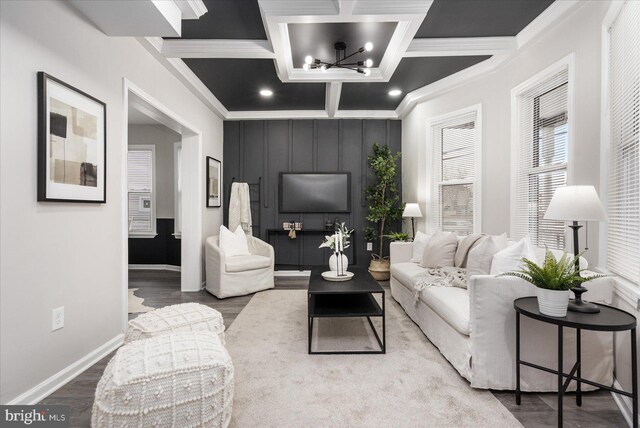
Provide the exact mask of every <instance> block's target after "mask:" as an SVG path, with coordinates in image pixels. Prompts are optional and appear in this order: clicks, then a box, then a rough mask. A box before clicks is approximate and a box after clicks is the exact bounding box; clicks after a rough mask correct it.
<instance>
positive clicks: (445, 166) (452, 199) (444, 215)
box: [432, 112, 478, 235]
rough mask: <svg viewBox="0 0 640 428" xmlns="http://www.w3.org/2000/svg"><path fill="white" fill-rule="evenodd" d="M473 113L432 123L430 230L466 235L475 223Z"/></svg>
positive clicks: (475, 134) (474, 118)
mask: <svg viewBox="0 0 640 428" xmlns="http://www.w3.org/2000/svg"><path fill="white" fill-rule="evenodd" d="M476 115H477V114H476V112H473V113H469V114H465V115H462V116H458V117H456V118H452V119H450V120H447V121H445V122H441V123H439V124H436V125H434V126H433V128H432V132H433V159H434V162H433V183H434V185H433V192H432V194H433V197H432V201H433V202H432V204H433V207H432V212H433V213H434V214H435V215H434V216H433V222H432V223H433V227H434V228H435V229H436V230H443V231H447V232H455V233H456V234H458V235H469V234H471V233H473V231H474V224H475V221H474V220H475V215H477V214H476V212H475V193H476V192H475V183H476V173H475V171H476V162H477V159H476V156H477V155H478V154H477V153H476V146H477V144H476V143H477V138H478V135H477V132H476Z"/></svg>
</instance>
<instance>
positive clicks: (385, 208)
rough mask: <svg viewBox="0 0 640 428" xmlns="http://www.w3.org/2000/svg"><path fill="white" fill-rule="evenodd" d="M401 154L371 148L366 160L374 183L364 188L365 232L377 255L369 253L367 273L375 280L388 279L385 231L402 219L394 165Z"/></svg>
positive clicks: (387, 148) (384, 147)
mask: <svg viewBox="0 0 640 428" xmlns="http://www.w3.org/2000/svg"><path fill="white" fill-rule="evenodd" d="M398 159H400V152H398V153H396V154H393V153H391V149H390V148H389V146H386V145H385V146H378V145H377V144H374V145H373V154H372V155H371V156H369V157H368V160H369V167H370V168H371V170H372V172H373V175H374V178H375V181H374V182H373V183H372V184H371V185H370V186H368V187H367V189H366V194H367V202H368V204H369V207H368V208H369V213H368V214H367V221H368V222H369V227H368V228H367V229H365V233H366V234H368V235H369V236H371V237H372V238H373V240H374V241H377V242H376V243H377V254H376V253H375V252H374V253H372V254H371V263H370V265H369V272H371V275H372V276H373V277H374V278H375V279H376V280H378V281H386V280H388V279H389V258H388V257H387V256H385V255H384V254H383V253H384V241H385V235H386V233H385V232H386V230H387V228H388V227H389V226H391V225H393V223H394V222H397V221H399V220H400V219H401V218H402V209H403V207H402V204H401V203H400V196H399V195H398V186H397V185H396V176H397V169H396V162H397V161H398Z"/></svg>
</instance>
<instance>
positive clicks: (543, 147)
mask: <svg viewBox="0 0 640 428" xmlns="http://www.w3.org/2000/svg"><path fill="white" fill-rule="evenodd" d="M545 74H546V77H543V78H534V79H532V80H530V81H528V82H525V83H524V84H523V85H521V86H519V87H518V88H516V89H514V98H515V106H514V107H513V108H515V110H516V112H517V119H516V120H515V121H514V122H515V123H514V125H515V126H516V129H517V131H516V134H515V141H514V143H515V144H516V145H517V147H515V153H516V156H515V168H514V170H515V177H514V182H515V195H512V196H513V198H514V201H515V218H514V223H515V224H514V229H515V230H513V231H512V236H514V237H515V238H522V237H524V236H526V235H529V236H530V237H531V241H532V243H533V244H534V245H537V246H548V247H549V248H556V249H564V247H565V224H564V222H563V221H557V220H545V219H544V214H545V212H546V211H547V207H548V206H549V202H551V198H552V197H553V193H554V192H555V190H556V189H557V188H558V187H561V186H566V185H567V165H568V161H569V156H568V153H569V150H568V149H569V125H568V119H569V114H570V112H569V111H568V110H569V102H568V98H569V97H568V95H569V79H568V76H569V72H568V66H567V65H566V64H565V65H563V66H561V67H560V69H559V70H557V71H554V72H551V73H550V74H549V73H545Z"/></svg>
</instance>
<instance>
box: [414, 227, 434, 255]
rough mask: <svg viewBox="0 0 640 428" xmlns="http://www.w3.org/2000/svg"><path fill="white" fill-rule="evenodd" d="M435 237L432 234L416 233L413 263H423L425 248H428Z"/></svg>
mask: <svg viewBox="0 0 640 428" xmlns="http://www.w3.org/2000/svg"><path fill="white" fill-rule="evenodd" d="M432 236H433V234H432V233H430V234H426V233H422V232H420V231H418V232H416V236H415V238H413V256H412V257H411V260H410V261H411V262H413V263H420V262H422V255H423V254H424V247H426V246H427V242H429V239H431V237H432Z"/></svg>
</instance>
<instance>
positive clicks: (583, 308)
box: [567, 287, 600, 314]
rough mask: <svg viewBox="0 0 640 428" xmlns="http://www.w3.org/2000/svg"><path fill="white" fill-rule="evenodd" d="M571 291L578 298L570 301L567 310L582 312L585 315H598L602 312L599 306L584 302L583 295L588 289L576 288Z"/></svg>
mask: <svg viewBox="0 0 640 428" xmlns="http://www.w3.org/2000/svg"><path fill="white" fill-rule="evenodd" d="M571 291H573V294H574V295H575V296H576V298H575V299H571V300H569V306H568V308H567V309H569V310H570V311H573V312H582V313H585V314H597V313H598V312H600V308H599V307H598V305H596V304H593V303H589V302H585V301H584V300H582V293H584V292H585V291H587V289H586V288H584V287H574V288H572V289H571Z"/></svg>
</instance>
